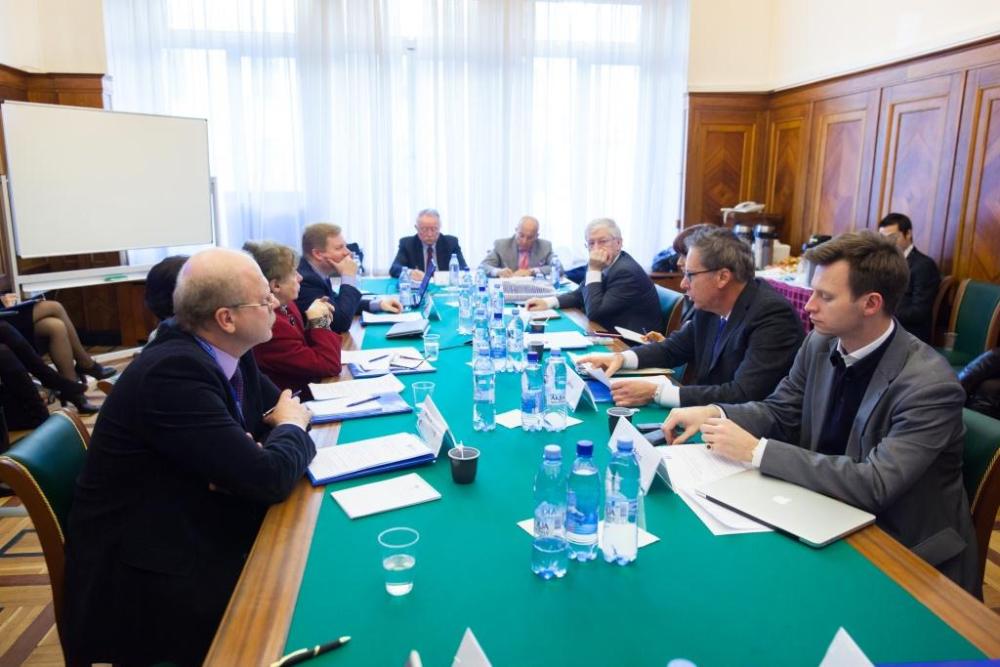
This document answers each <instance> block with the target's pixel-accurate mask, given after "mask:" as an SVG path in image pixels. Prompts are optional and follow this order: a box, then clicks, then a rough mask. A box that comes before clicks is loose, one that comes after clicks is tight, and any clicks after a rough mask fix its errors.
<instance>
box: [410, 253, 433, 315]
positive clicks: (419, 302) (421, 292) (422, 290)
mask: <svg viewBox="0 0 1000 667" xmlns="http://www.w3.org/2000/svg"><path fill="white" fill-rule="evenodd" d="M436 270H437V265H436V264H435V263H434V260H431V263H430V264H429V265H428V267H427V271H425V272H424V278H423V280H421V281H420V287H418V288H417V294H416V297H417V299H416V301H415V302H414V303H413V305H412V306H408V307H406V308H404V309H403V310H420V308H421V307H422V306H423V305H424V297H425V296H426V295H427V288H428V287H430V284H431V278H432V277H433V276H434V272H435V271H436Z"/></svg>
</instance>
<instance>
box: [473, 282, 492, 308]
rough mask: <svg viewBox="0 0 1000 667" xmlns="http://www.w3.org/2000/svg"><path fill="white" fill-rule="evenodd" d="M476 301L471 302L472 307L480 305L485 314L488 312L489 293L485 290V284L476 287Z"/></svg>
mask: <svg viewBox="0 0 1000 667" xmlns="http://www.w3.org/2000/svg"><path fill="white" fill-rule="evenodd" d="M476 290H477V291H476V301H475V303H473V304H472V307H473V308H479V307H480V306H481V307H482V308H483V309H484V310H485V311H486V313H487V314H489V312H490V295H489V293H488V292H487V291H486V285H485V284H482V285H479V286H478V287H477V288H476Z"/></svg>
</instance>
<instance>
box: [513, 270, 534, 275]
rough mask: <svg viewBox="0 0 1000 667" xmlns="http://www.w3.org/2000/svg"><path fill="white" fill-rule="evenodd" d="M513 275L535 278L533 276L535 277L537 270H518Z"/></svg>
mask: <svg viewBox="0 0 1000 667" xmlns="http://www.w3.org/2000/svg"><path fill="white" fill-rule="evenodd" d="M507 271H510V269H507ZM511 275H515V276H533V275H535V270H534V269H518V270H517V271H515V272H514V273H513V274H511Z"/></svg>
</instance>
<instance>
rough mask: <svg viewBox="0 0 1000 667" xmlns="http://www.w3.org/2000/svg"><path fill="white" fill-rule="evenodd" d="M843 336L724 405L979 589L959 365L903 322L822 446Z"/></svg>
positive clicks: (774, 467)
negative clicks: (837, 430)
mask: <svg viewBox="0 0 1000 667" xmlns="http://www.w3.org/2000/svg"><path fill="white" fill-rule="evenodd" d="M836 343H837V341H836V339H835V338H832V337H830V336H824V335H822V334H819V333H817V332H815V331H814V332H813V333H811V334H809V336H808V337H807V338H806V340H805V343H803V345H802V348H801V349H800V350H799V354H798V356H796V358H795V363H794V364H793V365H792V369H791V371H789V373H788V377H786V378H785V379H783V380H782V381H781V383H780V384H779V385H778V388H777V389H775V390H774V393H773V394H771V395H770V396H768V397H767V398H766V399H765V400H763V401H760V402H755V403H743V404H740V405H723V406H722V409H723V410H725V412H726V416H727V417H729V418H730V419H732V420H733V421H734V422H736V423H737V424H739V425H740V426H742V427H743V428H744V429H746V430H747V431H749V432H750V433H752V434H753V435H755V436H763V437H766V438H768V441H767V448H766V449H765V450H764V457H763V459H762V460H761V465H760V471H761V472H762V473H764V474H767V475H772V476H774V477H780V478H781V479H785V480H788V481H789V482H794V483H795V484H799V485H801V486H804V487H806V488H809V489H812V490H814V491H818V492H820V493H822V494H825V495H827V496H831V497H833V498H837V499H839V500H842V501H844V502H846V503H849V504H851V505H854V506H855V507H860V508H861V509H864V510H867V511H869V512H871V513H873V514H875V516H876V522H877V523H878V525H879V526H881V527H882V528H883V529H884V530H885V531H886V532H887V533H889V534H890V535H892V536H893V537H894V538H896V539H897V540H899V541H900V542H902V543H903V544H904V545H905V546H907V547H909V548H910V549H911V550H912V551H913V552H914V553H915V554H917V555H918V556H920V557H921V558H923V559H924V560H926V561H927V562H928V563H930V564H931V565H933V566H934V567H936V568H937V569H939V570H940V571H941V572H942V573H944V574H945V575H946V576H948V577H950V578H951V579H953V580H954V581H955V582H957V583H958V584H959V585H960V586H962V587H963V588H965V589H966V590H967V591H969V592H970V593H972V594H973V595H975V596H976V597H979V596H980V595H981V594H982V593H981V590H977V582H978V563H977V560H978V557H977V555H976V538H975V534H974V533H973V531H972V518H971V515H970V514H969V500H968V497H967V496H966V493H965V486H964V485H963V483H962V449H963V439H964V436H965V426H964V425H963V422H962V403H963V402H964V400H965V392H963V391H962V386H961V385H960V384H959V383H958V379H957V378H956V377H955V372H954V371H953V370H952V369H951V367H950V366H949V365H948V362H947V361H945V359H944V357H942V356H941V355H940V354H938V353H937V352H935V351H934V350H933V349H931V348H930V347H928V346H927V345H925V344H924V343H922V342H920V341H919V340H918V339H917V338H916V337H915V336H912V335H911V334H909V333H907V332H906V331H904V330H902V329H900V328H897V329H896V333H895V335H894V336H893V338H892V340H891V341H890V343H889V346H888V347H887V348H886V351H885V353H884V354H883V355H882V359H881V360H880V361H879V363H878V366H876V367H875V372H874V374H873V375H872V379H871V382H869V384H868V389H867V390H866V391H865V395H864V398H862V400H861V405H860V407H859V408H858V412H857V415H856V416H855V418H854V422H853V423H852V425H851V432H850V435H849V436H848V439H847V445H846V446H847V449H846V451H845V453H844V455H843V456H831V455H825V454H820V453H818V452H817V451H816V449H817V447H818V446H819V445H818V443H819V437H820V430H821V429H822V427H823V420H824V418H825V416H826V410H827V406H828V405H829V403H830V392H831V391H832V387H833V380H834V368H833V364H831V363H830V352H831V351H832V350H833V347H834V345H836ZM116 391H117V390H116Z"/></svg>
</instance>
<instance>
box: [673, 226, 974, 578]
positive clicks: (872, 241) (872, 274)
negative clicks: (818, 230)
mask: <svg viewBox="0 0 1000 667" xmlns="http://www.w3.org/2000/svg"><path fill="white" fill-rule="evenodd" d="M805 257H806V259H808V260H809V261H811V262H812V263H813V264H815V265H817V267H818V268H817V269H816V274H815V276H814V278H813V282H812V286H813V294H812V297H811V298H810V299H809V302H808V303H807V304H806V306H805V308H806V312H808V313H809V315H810V318H811V319H812V321H813V324H814V325H815V330H814V331H813V332H812V333H811V334H810V335H809V336H808V337H807V338H806V341H805V343H803V345H802V349H801V350H800V351H799V353H798V355H797V356H796V358H795V362H794V364H793V365H792V369H791V371H789V374H788V376H787V377H786V378H785V379H783V380H782V381H781V383H780V384H779V385H778V387H777V389H775V390H774V393H772V394H771V395H770V396H768V397H767V398H766V399H764V400H763V401H759V402H752V403H743V404H740V405H735V404H720V405H709V406H701V407H692V408H681V409H677V410H674V411H672V412H671V413H670V416H669V417H668V418H667V420H666V421H665V422H664V424H663V430H664V432H665V433H666V436H667V439H668V441H671V442H674V443H678V442H683V441H685V440H686V439H687V438H689V437H690V436H691V435H693V434H694V433H695V432H696V431H698V430H701V433H702V437H703V439H704V441H705V442H706V443H707V444H708V446H709V447H711V449H712V450H713V451H714V452H717V453H719V454H721V455H723V456H726V457H728V458H731V459H734V460H738V461H746V462H749V463H751V464H752V465H753V466H754V467H757V468H759V469H760V471H761V472H762V473H764V474H767V475H772V476H774V477H780V478H781V479H784V480H787V481H789V482H793V483H795V484H799V485H801V486H804V487H806V488H809V489H812V490H814V491H818V492H820V493H823V494H825V495H828V496H831V497H833V498H837V499H839V500H842V501H844V502H846V503H849V504H851V505H854V506H856V507H860V508H862V509H864V510H867V511H869V512H872V513H873V514H875V515H876V517H877V518H876V522H877V523H878V525H879V526H881V527H882V528H883V529H884V530H885V531H886V532H887V533H889V534H890V535H892V536H893V537H894V538H896V539H897V540H899V541H900V542H902V543H903V544H904V545H905V546H907V547H908V548H910V549H911V550H912V551H913V552H914V553H915V554H917V555H918V556H920V557H921V558H923V559H924V560H925V561H927V562H928V563H930V564H931V565H933V566H934V567H936V568H937V569H938V570H940V571H941V572H942V573H943V574H945V575H946V576H948V577H949V578H951V579H953V580H954V581H955V582H957V583H958V584H959V585H961V586H962V587H963V588H965V589H966V590H967V591H969V592H970V593H972V594H973V595H975V596H976V597H980V596H981V595H982V588H981V581H979V568H978V563H977V562H976V561H977V556H976V547H975V535H974V533H973V531H972V522H971V517H970V514H969V502H968V498H967V497H966V493H965V488H964V486H963V483H962V449H963V438H964V435H965V428H964V426H963V423H962V404H963V402H964V393H963V391H962V387H961V385H960V384H959V383H958V380H957V379H956V378H955V374H954V372H953V371H952V370H951V368H950V367H949V366H948V363H947V362H946V361H945V360H944V358H943V357H941V356H940V355H938V354H937V353H936V352H935V351H934V350H932V349H931V348H930V347H928V346H927V345H926V344H924V343H923V342H921V341H920V340H919V339H917V338H916V337H915V336H913V335H912V334H910V333H909V332H907V331H906V330H905V329H903V328H902V327H901V326H900V325H899V323H898V322H897V321H896V320H895V319H894V318H893V316H892V313H893V312H895V309H896V306H897V305H898V304H899V300H900V298H901V297H902V295H903V292H904V291H905V290H906V285H907V281H908V270H907V266H906V260H905V259H904V258H903V255H902V253H900V251H899V249H898V248H896V246H895V245H894V244H893V242H892V241H890V240H887V239H885V238H882V237H881V236H879V235H878V234H875V233H872V232H851V233H848V234H843V235H841V236H839V237H837V238H835V239H833V240H831V241H827V242H826V243H824V244H823V245H821V246H817V247H816V248H812V249H811V250H809V251H808V252H807V253H806V255H805ZM677 427H681V428H683V429H684V431H683V433H682V434H681V435H680V436H677V437H674V429H675V428H677Z"/></svg>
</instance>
